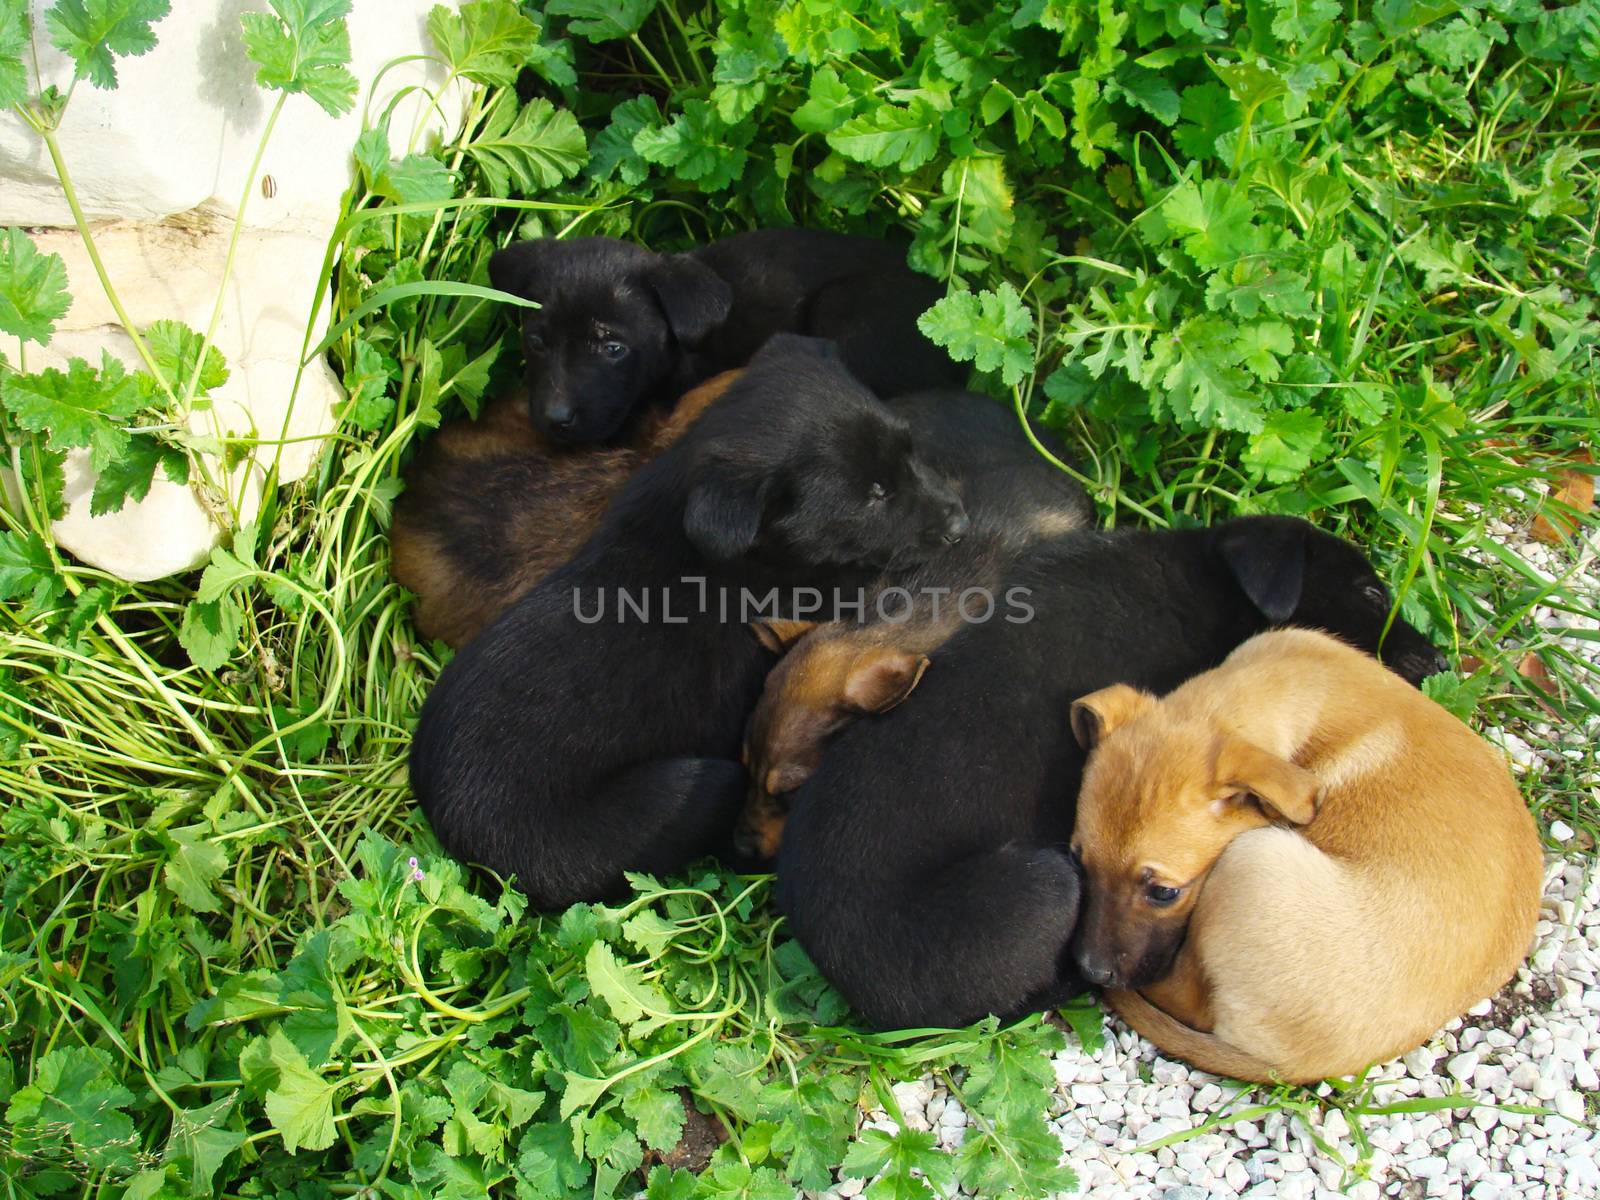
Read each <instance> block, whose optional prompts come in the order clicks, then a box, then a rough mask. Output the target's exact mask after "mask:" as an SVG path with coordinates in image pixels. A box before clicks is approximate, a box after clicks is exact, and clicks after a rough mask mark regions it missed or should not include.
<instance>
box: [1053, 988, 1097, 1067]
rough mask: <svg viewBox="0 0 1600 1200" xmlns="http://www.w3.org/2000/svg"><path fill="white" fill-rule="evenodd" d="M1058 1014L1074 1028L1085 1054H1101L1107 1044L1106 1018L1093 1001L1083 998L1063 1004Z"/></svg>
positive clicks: (1073, 1030)
mask: <svg viewBox="0 0 1600 1200" xmlns="http://www.w3.org/2000/svg"><path fill="white" fill-rule="evenodd" d="M1056 1012H1057V1013H1058V1014H1059V1015H1060V1017H1061V1019H1062V1020H1063V1021H1065V1022H1066V1023H1067V1024H1068V1025H1070V1026H1072V1032H1073V1033H1074V1034H1075V1035H1077V1038H1078V1045H1080V1046H1082V1047H1083V1052H1084V1053H1085V1054H1088V1055H1091V1056H1093V1055H1096V1054H1099V1053H1100V1049H1101V1047H1102V1046H1104V1045H1105V1044H1106V1018H1105V1013H1104V1012H1102V1011H1101V1008H1100V1006H1099V1005H1098V1004H1096V1003H1095V1002H1094V1000H1093V999H1091V998H1089V997H1083V998H1080V999H1078V1000H1074V1001H1072V1002H1071V1003H1069V1004H1063V1005H1062V1006H1061V1007H1060V1008H1058V1009H1056Z"/></svg>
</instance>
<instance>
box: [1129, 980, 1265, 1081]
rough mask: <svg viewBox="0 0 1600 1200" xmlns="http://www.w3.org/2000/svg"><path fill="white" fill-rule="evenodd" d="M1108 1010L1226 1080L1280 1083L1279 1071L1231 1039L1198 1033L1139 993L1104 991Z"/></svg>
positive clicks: (1173, 1054) (1163, 1049)
mask: <svg viewBox="0 0 1600 1200" xmlns="http://www.w3.org/2000/svg"><path fill="white" fill-rule="evenodd" d="M1105 1001H1106V1003H1107V1004H1108V1005H1110V1006H1111V1010H1112V1011H1113V1012H1114V1013H1116V1014H1117V1016H1119V1017H1121V1018H1122V1019H1123V1020H1124V1021H1126V1022H1127V1023H1128V1024H1129V1025H1132V1026H1133V1027H1134V1029H1136V1030H1137V1031H1138V1032H1139V1033H1140V1034H1142V1035H1143V1036H1144V1037H1146V1038H1148V1039H1149V1040H1150V1041H1152V1042H1154V1043H1155V1044H1156V1047H1157V1048H1158V1049H1159V1050H1160V1051H1161V1052H1162V1053H1163V1054H1166V1055H1168V1056H1170V1057H1172V1058H1181V1059H1182V1060H1183V1061H1184V1062H1186V1063H1189V1064H1191V1065H1193V1066H1196V1067H1199V1068H1200V1069H1201V1070H1202V1071H1210V1072H1211V1073H1212V1074H1213V1075H1224V1076H1226V1077H1228V1078H1229V1079H1242V1080H1245V1081H1247V1082H1251V1083H1281V1082H1284V1080H1283V1079H1282V1077H1281V1074H1280V1073H1278V1072H1275V1071H1274V1070H1273V1068H1272V1066H1271V1065H1270V1064H1269V1063H1267V1062H1265V1061H1264V1060H1262V1059H1259V1058H1257V1057H1256V1056H1255V1055H1253V1054H1250V1053H1248V1052H1247V1051H1244V1050H1241V1049H1239V1048H1238V1047H1237V1046H1235V1045H1233V1044H1232V1043H1231V1042H1225V1041H1223V1040H1222V1039H1221V1038H1219V1037H1217V1036H1216V1035H1215V1034H1211V1033H1201V1032H1200V1031H1199V1030H1198V1029H1194V1028H1192V1027H1190V1026H1188V1025H1185V1024H1184V1023H1183V1022H1182V1021H1179V1020H1177V1019H1175V1018H1174V1017H1171V1016H1169V1015H1168V1014H1166V1013H1164V1012H1162V1011H1161V1010H1160V1009H1159V1008H1157V1007H1156V1006H1155V1005H1154V1004H1151V1003H1150V1001H1148V1000H1146V999H1145V998H1144V997H1143V996H1141V995H1140V994H1139V993H1138V992H1131V991H1115V992H1107V993H1106V994H1105Z"/></svg>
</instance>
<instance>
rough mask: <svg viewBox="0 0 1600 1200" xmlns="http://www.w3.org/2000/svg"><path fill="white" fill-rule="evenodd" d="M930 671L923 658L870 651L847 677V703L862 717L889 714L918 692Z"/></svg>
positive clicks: (900, 653)
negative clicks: (897, 705) (923, 676)
mask: <svg viewBox="0 0 1600 1200" xmlns="http://www.w3.org/2000/svg"><path fill="white" fill-rule="evenodd" d="M927 669H928V658H927V656H926V655H924V654H912V653H911V652H910V651H909V650H889V649H878V650H869V651H868V652H867V653H865V654H863V655H862V656H861V657H860V658H858V659H856V661H855V662H854V663H852V664H851V667H850V673H849V674H848V675H847V676H845V681H844V702H845V704H846V705H847V706H849V707H850V708H853V709H854V710H855V711H857V712H863V713H883V712H888V711H889V710H890V709H891V708H893V707H894V706H895V705H896V704H899V703H900V701H902V700H904V699H905V698H906V697H907V696H909V695H911V693H912V692H913V691H915V690H916V687H917V684H919V683H921V682H922V673H923V672H924V671H926V670H927Z"/></svg>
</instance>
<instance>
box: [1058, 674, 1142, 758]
mask: <svg viewBox="0 0 1600 1200" xmlns="http://www.w3.org/2000/svg"><path fill="white" fill-rule="evenodd" d="M1155 706H1156V698H1155V697H1154V696H1152V695H1151V694H1150V693H1149V692H1141V691H1140V690H1139V689H1138V688H1131V687H1129V686H1128V685H1127V684H1125V683H1113V684H1112V685H1111V686H1110V687H1107V688H1101V689H1100V690H1099V691H1098V692H1090V693H1089V694H1088V695H1087V696H1083V697H1081V698H1079V699H1077V700H1074V701H1073V702H1072V736H1073V737H1075V738H1077V739H1078V745H1080V746H1082V747H1083V748H1084V749H1085V750H1093V749H1094V748H1095V747H1096V746H1098V745H1099V744H1100V742H1101V739H1103V738H1104V737H1105V736H1106V735H1107V734H1109V733H1114V732H1115V731H1116V730H1117V729H1118V728H1119V727H1120V726H1123V725H1126V724H1127V723H1128V722H1129V721H1131V720H1133V719H1134V718H1135V717H1137V716H1141V715H1142V714H1144V713H1147V712H1149V711H1150V710H1151V709H1152V708H1154V707H1155Z"/></svg>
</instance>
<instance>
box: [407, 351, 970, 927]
mask: <svg viewBox="0 0 1600 1200" xmlns="http://www.w3.org/2000/svg"><path fill="white" fill-rule="evenodd" d="M816 345H817V344H816V343H811V342H809V341H808V339H800V338H780V339H775V340H774V341H773V342H772V343H771V344H769V346H768V347H767V348H766V349H765V350H764V351H763V352H762V353H761V354H760V355H758V356H757V358H756V359H755V361H754V362H753V363H752V364H751V367H750V369H749V370H748V371H747V372H746V373H745V374H744V375H743V376H742V377H741V378H740V379H739V380H738V381H737V382H736V383H735V384H733V385H732V386H731V387H730V388H729V389H728V391H727V392H726V393H724V394H723V396H722V397H721V398H720V399H719V400H717V401H715V402H714V403H713V404H712V405H711V406H710V407H709V408H708V409H707V410H706V411H705V413H704V415H702V416H701V417H700V419H699V420H698V421H697V422H696V423H695V424H694V425H693V426H692V427H691V428H690V430H689V431H688V432H687V433H686V434H685V435H684V436H683V437H682V439H681V440H680V441H678V442H677V443H676V444H675V445H674V446H673V447H672V448H671V449H669V450H667V451H665V452H664V453H663V454H661V455H660V456H659V457H657V458H656V459H654V460H653V461H651V462H650V463H649V464H647V465H646V466H644V467H642V468H641V469H640V470H639V472H638V473H637V474H636V475H635V476H634V477H633V478H632V479H631V480H630V481H629V483H628V485H627V486H626V487H625V488H624V489H623V490H622V492H621V493H620V495H619V496H618V498H617V500H616V501H615V502H614V503H613V504H612V506H611V508H610V509H609V510H608V511H607V513H606V515H605V516H604V518H603V519H602V521H601V523H600V527H599V529H598V531H597V532H596V534H595V536H594V537H593V538H592V539H591V540H590V541H589V542H588V543H587V544H586V545H585V546H584V548H583V549H581V550H580V551H579V552H578V553H577V554H576V555H575V556H574V557H573V559H572V560H571V561H570V562H568V563H567V564H566V565H564V566H562V567H560V568H558V569H557V570H556V571H554V572H553V573H552V574H550V575H548V576H546V577H545V579H543V580H542V581H541V582H540V583H538V584H537V585H535V586H534V587H533V588H532V590H530V591H529V592H527V593H526V594H525V595H523V596H522V597H521V598H520V599H518V600H517V601H516V602H515V603H514V604H513V605H512V607H510V608H509V609H508V610H507V611H506V612H505V613H504V614H503V615H502V616H501V617H500V618H499V619H498V620H497V621H495V623H494V624H492V625H491V626H490V627H489V628H488V629H487V630H485V631H484V632H483V633H481V634H479V635H478V636H477V637H476V638H474V639H473V640H472V641H471V642H470V643H468V645H467V647H466V649H465V650H463V651H462V653H461V654H460V655H458V656H457V657H456V658H455V660H454V661H452V662H451V664H450V665H449V667H447V668H446V669H445V671H444V673H443V674H442V675H441V676H440V677H439V682H438V684H437V686H436V687H435V688H434V690H433V692H432V694H431V695H430V696H429V697H428V700H427V702H426V703H425V704H424V705H423V709H422V716H421V719H420V721H419V723H418V726H417V733H416V738H415V741H414V742H413V744H412V750H411V784H412V788H413V790H414V791H415V792H416V794H417V798H418V800H419V801H420V802H421V804H422V807H423V809H424V811H425V812H426V813H427V814H428V818H429V820H430V821H431V822H432V823H433V828H434V832H435V833H437V834H438V836H439V839H440V841H442V842H443V843H444V844H445V846H446V847H448V848H449V849H450V850H451V851H452V852H453V853H455V854H458V855H460V856H461V857H463V858H467V859H470V860H472V861H475V862H478V863H481V864H483V865H485V866H488V867H492V868H493V869H495V870H497V871H500V872H502V873H506V874H515V875H516V877H517V883H518V885H519V886H520V887H521V888H522V889H523V890H525V891H526V892H528V893H529V895H530V896H532V898H533V900H534V902H535V903H536V904H537V905H538V906H540V907H542V908H555V907H560V906H562V905H566V904H569V903H572V902H573V901H576V900H592V899H596V898H599V897H602V896H606V895H609V894H612V893H614V892H616V891H617V890H619V889H620V888H621V887H622V884H623V872H624V871H628V870H637V871H653V872H665V871H671V870H673V869H675V868H677V867H680V866H682V865H683V864H684V863H686V862H687V861H689V860H690V859H692V858H694V857H696V856H697V855H700V854H703V853H706V852H708V851H709V850H711V849H712V848H713V845H714V843H716V842H717V841H718V840H719V838H720V837H725V836H726V835H727V834H728V831H729V830H730V828H731V826H732V823H733V816H734V812H735V811H736V809H737V808H738V805H739V802H740V800H741V799H742V797H743V793H744V783H745V781H744V773H743V770H742V768H741V767H740V765H739V763H738V761H737V760H738V754H739V737H740V731H741V729H742V727H743V724H744V719H745V715H746V713H748V712H749V710H750V707H751V706H752V705H753V704H754V703H755V699H756V696H757V695H758V694H759V693H760V690H761V683H762V678H763V676H764V674H765V671H766V668H767V666H768V665H769V663H770V659H769V657H768V654H767V652H766V651H765V650H763V649H762V648H761V647H760V645H759V644H758V643H757V641H756V640H755V639H754V638H753V637H752V636H751V635H750V631H749V629H747V628H746V626H745V624H744V620H745V619H746V618H744V617H743V616H742V614H741V612H740V611H739V609H740V607H741V601H742V590H743V589H748V590H749V591H750V592H752V593H754V594H757V595H758V596H759V597H763V598H764V597H765V595H766V594H767V593H768V592H769V591H770V590H772V589H779V590H780V592H781V591H782V590H784V589H790V588H794V587H797V586H801V585H804V586H808V587H817V588H826V587H829V586H831V585H835V584H839V585H844V584H848V583H850V582H852V581H858V580H860V579H864V578H865V576H866V575H867V574H869V573H871V572H872V571H874V570H880V569H883V568H885V567H891V566H895V565H898V564H902V563H914V562H916V561H917V560H919V559H920V558H921V557H923V556H925V555H926V554H928V553H929V552H931V550H932V548H934V547H937V546H941V545H943V544H944V543H945V541H946V539H953V538H957V537H959V535H960V533H961V532H962V531H963V530H964V528H965V526H966V523H967V518H966V514H965V513H964V511H963V510H962V507H961V504H960V501H959V499H958V498H957V496H956V495H955V493H954V491H953V490H952V489H951V487H950V485H949V483H948V481H945V480H943V479H942V478H941V477H940V476H938V475H937V474H936V473H935V472H934V471H932V470H931V469H930V468H929V467H928V466H927V465H926V464H925V463H923V462H922V461H921V460H920V459H919V458H918V457H917V456H916V455H915V454H914V453H913V452H912V444H911V431H910V429H909V427H908V426H907V425H906V423H905V421H904V420H903V419H901V418H899V417H896V416H895V415H894V414H893V413H891V412H890V411H889V410H888V409H887V408H886V407H885V406H884V405H883V404H882V402H881V401H879V400H877V399H875V398H874V397H873V396H872V395H871V394H870V393H868V392H867V391H865V390H864V389H863V388H862V387H861V386H860V385H859V384H858V383H856V382H855V381H854V380H852V379H851V378H850V376H849V375H848V374H847V373H846V372H845V371H844V370H843V368H842V367H841V366H840V364H839V363H838V362H837V361H833V360H831V359H829V358H827V357H823V356H821V355H820V354H819V353H818V351H817V349H816ZM624 593H625V595H624ZM725 603H726V605H727V608H726V610H725V609H724V604H725ZM641 607H643V609H644V610H645V611H643V612H641Z"/></svg>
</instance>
